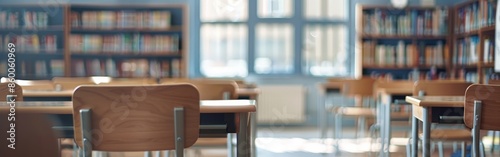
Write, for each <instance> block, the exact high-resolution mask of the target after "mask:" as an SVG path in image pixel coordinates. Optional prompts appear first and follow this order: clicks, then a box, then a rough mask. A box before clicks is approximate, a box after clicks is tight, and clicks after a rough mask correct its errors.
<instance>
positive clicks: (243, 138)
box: [236, 112, 250, 157]
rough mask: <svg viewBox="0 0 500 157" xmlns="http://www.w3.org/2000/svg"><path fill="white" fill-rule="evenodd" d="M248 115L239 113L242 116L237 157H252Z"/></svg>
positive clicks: (238, 134)
mask: <svg viewBox="0 0 500 157" xmlns="http://www.w3.org/2000/svg"><path fill="white" fill-rule="evenodd" d="M248 115H249V114H248V113H246V112H244V113H239V116H240V127H239V130H238V133H237V144H236V145H237V149H238V150H236V152H237V155H236V156H237V157H249V156H250V142H249V138H248V135H249V134H248V130H249V125H248Z"/></svg>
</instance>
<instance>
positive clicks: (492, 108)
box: [464, 84, 500, 130]
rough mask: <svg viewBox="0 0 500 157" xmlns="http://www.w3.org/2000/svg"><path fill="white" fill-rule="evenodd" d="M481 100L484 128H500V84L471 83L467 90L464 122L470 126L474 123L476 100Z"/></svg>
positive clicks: (482, 125)
mask: <svg viewBox="0 0 500 157" xmlns="http://www.w3.org/2000/svg"><path fill="white" fill-rule="evenodd" d="M475 100H479V101H481V104H482V105H481V106H482V108H481V124H480V128H481V129H482V130H500V120H499V119H500V85H482V84H481V85H480V84H474V85H471V86H470V87H469V88H468V89H467V91H466V92H465V106H464V122H465V125H466V126H467V127H469V128H472V127H473V123H474V101H475Z"/></svg>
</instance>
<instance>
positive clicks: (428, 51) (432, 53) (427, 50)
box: [417, 41, 448, 67]
mask: <svg viewBox="0 0 500 157" xmlns="http://www.w3.org/2000/svg"><path fill="white" fill-rule="evenodd" d="M447 47H448V46H447V45H446V44H443V42H442V41H437V43H436V44H435V45H426V43H425V42H419V43H418V48H417V51H418V52H417V53H418V54H419V58H418V61H419V65H423V66H428V67H430V66H444V65H445V60H444V57H445V55H444V54H446V53H447V52H446V51H448V50H447Z"/></svg>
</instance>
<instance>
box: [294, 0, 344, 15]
mask: <svg viewBox="0 0 500 157" xmlns="http://www.w3.org/2000/svg"><path fill="white" fill-rule="evenodd" d="M302 3H303V4H304V10H305V11H304V13H305V17H306V18H308V19H342V20H343V19H347V8H348V5H347V0H304V1H303V2H302Z"/></svg>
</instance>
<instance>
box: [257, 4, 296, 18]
mask: <svg viewBox="0 0 500 157" xmlns="http://www.w3.org/2000/svg"><path fill="white" fill-rule="evenodd" d="M257 5H258V8H259V9H258V11H259V12H258V15H259V17H260V18H284V17H292V15H293V0H259V1H258V3H257Z"/></svg>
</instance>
